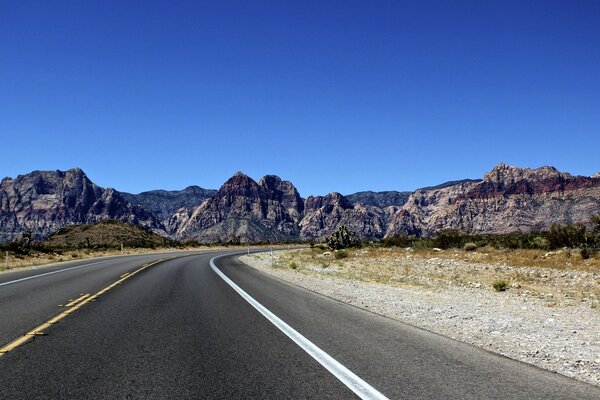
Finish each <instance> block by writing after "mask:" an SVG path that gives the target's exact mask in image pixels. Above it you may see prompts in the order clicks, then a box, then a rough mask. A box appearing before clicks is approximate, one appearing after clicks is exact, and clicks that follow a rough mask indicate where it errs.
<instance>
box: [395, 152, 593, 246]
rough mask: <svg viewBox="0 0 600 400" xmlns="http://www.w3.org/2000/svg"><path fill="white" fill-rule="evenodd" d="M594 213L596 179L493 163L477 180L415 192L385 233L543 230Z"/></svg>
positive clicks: (587, 218) (586, 220) (585, 218)
mask: <svg viewBox="0 0 600 400" xmlns="http://www.w3.org/2000/svg"><path fill="white" fill-rule="evenodd" d="M599 213H600V178H598V177H585V176H572V175H570V174H568V173H562V172H559V171H557V170H556V169H555V168H553V167H541V168H537V169H529V168H516V167H511V166H508V165H505V164H499V165H498V166H496V167H495V168H494V169H492V171H490V172H489V173H487V174H486V175H485V176H484V178H483V180H482V181H466V182H461V183H459V184H456V185H451V186H447V187H444V188H441V189H430V190H417V191H415V192H414V193H413V194H412V195H411V196H410V198H409V199H408V201H407V203H406V204H405V205H404V206H403V207H402V208H401V209H400V210H399V211H398V212H397V213H396V214H395V215H394V216H393V217H392V219H391V221H390V225H389V227H388V230H387V233H386V234H387V235H394V234H401V233H406V232H412V233H416V234H421V235H433V234H435V232H438V231H439V230H441V229H459V230H462V231H465V232H482V233H483V232H485V233H506V232H511V231H515V230H521V231H531V230H543V229H547V228H548V227H549V226H550V225H551V224H553V223H562V224H567V223H585V224H587V223H589V221H590V218H591V217H592V215H595V214H599Z"/></svg>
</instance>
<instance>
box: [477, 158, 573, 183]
mask: <svg viewBox="0 0 600 400" xmlns="http://www.w3.org/2000/svg"><path fill="white" fill-rule="evenodd" d="M570 176H571V175H570V174H568V173H562V172H560V171H559V170H557V169H556V168H554V167H552V166H542V167H539V168H535V169H531V168H519V167H513V166H510V165H507V164H504V163H500V164H498V165H496V166H495V167H494V168H493V169H492V170H491V171H490V172H488V173H487V174H485V176H484V177H483V180H484V181H486V182H503V183H514V182H518V181H520V180H531V181H539V180H545V179H552V178H558V177H562V178H568V177H570Z"/></svg>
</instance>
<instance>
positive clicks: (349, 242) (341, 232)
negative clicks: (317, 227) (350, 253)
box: [325, 225, 360, 250]
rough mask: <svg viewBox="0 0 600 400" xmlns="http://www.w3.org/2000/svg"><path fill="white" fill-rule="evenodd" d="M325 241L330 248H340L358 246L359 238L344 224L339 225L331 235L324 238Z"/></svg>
mask: <svg viewBox="0 0 600 400" xmlns="http://www.w3.org/2000/svg"><path fill="white" fill-rule="evenodd" d="M325 243H327V246H329V248H330V249H331V250H342V249H347V248H349V247H358V246H360V240H359V239H358V237H357V236H356V234H355V233H354V232H352V231H350V230H349V229H348V228H346V226H345V225H341V226H339V227H338V228H337V229H336V230H335V232H333V233H332V234H331V236H328V237H327V238H325Z"/></svg>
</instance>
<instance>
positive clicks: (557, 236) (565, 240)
mask: <svg viewBox="0 0 600 400" xmlns="http://www.w3.org/2000/svg"><path fill="white" fill-rule="evenodd" d="M587 238H588V235H587V232H586V228H585V225H583V224H574V225H559V224H552V226H550V230H549V231H548V233H547V234H546V239H547V240H548V245H549V247H550V249H559V248H561V247H569V248H575V247H580V246H582V245H586V244H587Z"/></svg>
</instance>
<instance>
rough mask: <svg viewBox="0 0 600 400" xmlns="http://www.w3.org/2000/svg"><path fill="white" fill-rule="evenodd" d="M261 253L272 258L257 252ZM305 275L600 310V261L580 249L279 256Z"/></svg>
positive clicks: (370, 250) (373, 250)
mask: <svg viewBox="0 0 600 400" xmlns="http://www.w3.org/2000/svg"><path fill="white" fill-rule="evenodd" d="M255 257H259V258H260V257H270V255H257V256H255ZM290 265H293V266H294V268H293V269H294V270H295V271H297V272H300V273H304V274H320V275H327V276H334V277H335V276H337V277H342V278H347V279H354V280H360V281H365V282H377V283H382V284H388V285H393V286H406V285H409V286H419V287H430V288H436V287H470V288H479V289H487V290H498V291H505V290H509V291H511V292H513V293H518V294H519V295H522V296H530V297H537V298H541V299H544V300H546V301H547V303H548V305H550V306H556V305H561V304H572V303H575V302H589V304H590V306H595V307H596V308H600V259H599V258H598V257H597V256H595V257H591V258H589V259H583V258H582V257H581V256H580V255H579V251H578V250H559V251H554V252H548V251H541V250H512V251H507V250H497V249H490V248H484V249H478V250H477V251H472V250H468V251H465V250H457V249H450V250H444V251H436V250H412V249H398V248H380V247H367V248H360V249H350V250H344V256H342V257H339V256H336V252H331V251H325V250H322V249H319V248H312V249H297V250H291V251H284V252H276V253H275V254H274V261H273V266H274V267H275V268H282V269H288V268H290Z"/></svg>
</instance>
